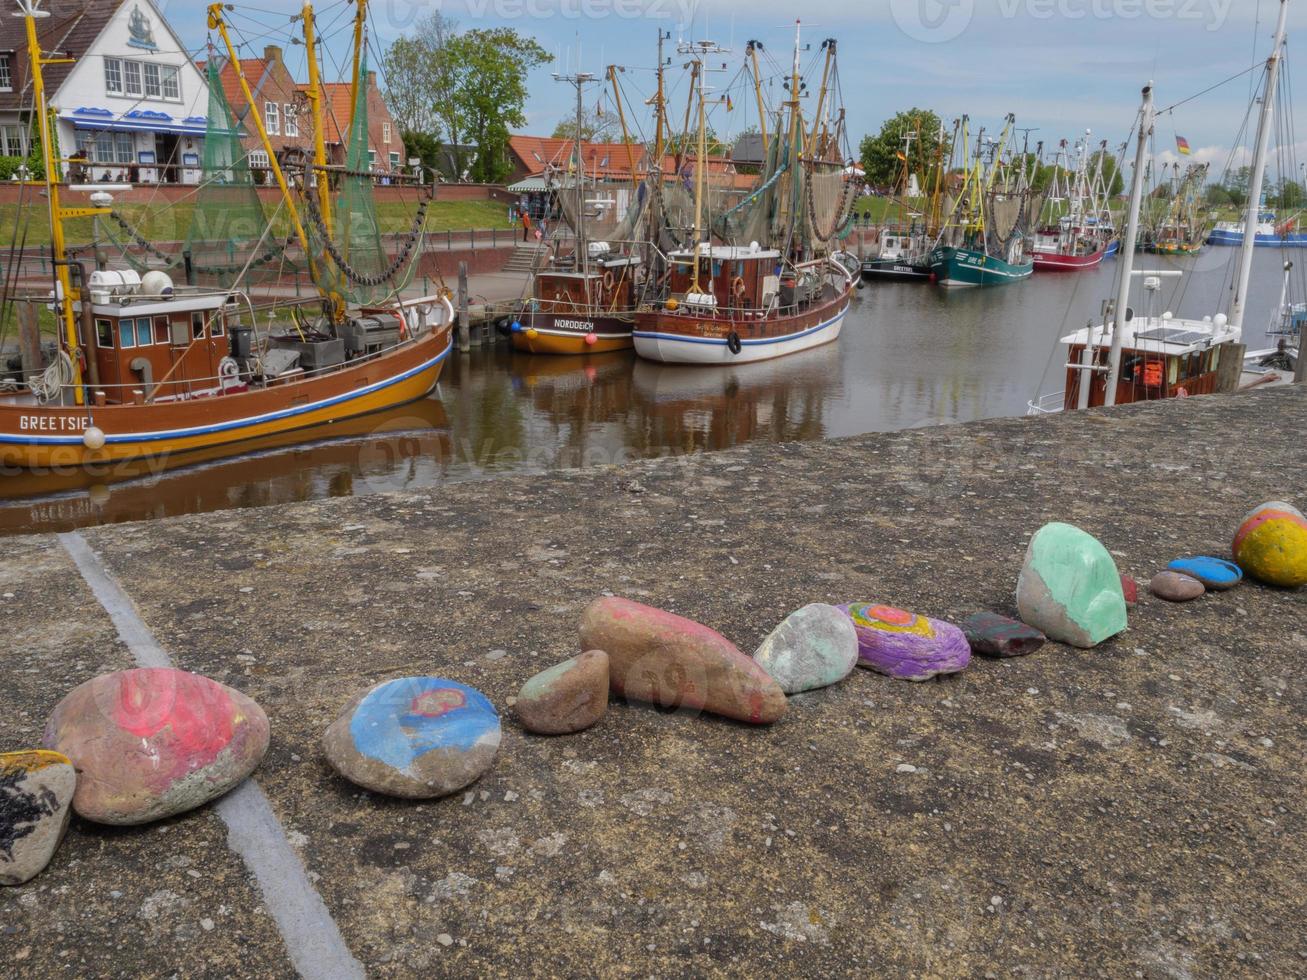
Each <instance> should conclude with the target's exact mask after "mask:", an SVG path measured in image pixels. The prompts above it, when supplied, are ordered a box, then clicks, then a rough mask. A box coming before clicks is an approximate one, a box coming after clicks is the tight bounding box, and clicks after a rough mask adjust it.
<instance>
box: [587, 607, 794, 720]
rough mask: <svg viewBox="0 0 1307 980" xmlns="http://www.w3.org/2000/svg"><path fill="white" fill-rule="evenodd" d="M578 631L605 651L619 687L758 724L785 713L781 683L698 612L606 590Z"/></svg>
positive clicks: (668, 704)
mask: <svg viewBox="0 0 1307 980" xmlns="http://www.w3.org/2000/svg"><path fill="white" fill-rule="evenodd" d="M580 633H581V649H582V650H604V651H606V652H607V653H608V666H609V681H610V684H611V686H612V689H613V692H614V693H615V694H619V695H623V696H625V697H627V698H631V699H632V700H636V701H651V702H653V703H654V704H657V705H661V706H663V707H665V708H672V707H675V708H680V709H682V710H689V711H709V712H712V713H713V714H718V715H724V716H725V717H727V718H734V719H736V720H737V721H747V722H751V723H753V724H756V725H767V724H771V723H772V722H774V721H776V719H778V718H780V717H781V715H783V714H785V708H786V704H785V692H784V691H782V690H781V688H780V685H778V684H777V683H776V682H775V681H774V680H772V678H771V676H770V675H769V674H768V673H767V672H766V671H765V670H763V669H762V667H761V666H759V665H758V664H757V663H756V662H754V661H753V660H752V659H751V658H750V657H748V656H746V655H745V654H743V653H741V652H740V651H739V650H738V649H737V648H736V646H735V644H733V643H732V642H731V641H730V640H728V639H726V637H724V636H722V635H721V634H720V633H718V632H716V631H715V630H711V629H709V628H708V627H707V626H704V625H702V624H701V623H696V622H694V620H691V619H686V618H685V617H683V616H677V615H675V614H674V613H669V612H665V611H664V610H662V609H655V608H654V607H653V606H646V605H643V604H642V603H639V602H632V601H631V600H630V599H620V598H617V597H615V596H605V597H603V598H601V599H596V600H595V601H594V602H592V603H590V605H589V606H588V607H586V610H585V612H584V613H582V614H581V630H580Z"/></svg>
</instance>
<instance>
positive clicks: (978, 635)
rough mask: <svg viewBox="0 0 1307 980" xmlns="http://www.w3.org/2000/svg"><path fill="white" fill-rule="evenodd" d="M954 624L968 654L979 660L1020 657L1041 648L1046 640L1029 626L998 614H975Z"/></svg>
mask: <svg viewBox="0 0 1307 980" xmlns="http://www.w3.org/2000/svg"><path fill="white" fill-rule="evenodd" d="M958 625H959V626H960V627H961V629H962V633H963V635H965V636H966V638H967V643H968V644H970V646H971V652H972V653H978V654H980V655H981V656H982V657H1024V656H1025V655H1026V654H1029V653H1034V652H1035V651H1036V650H1038V649H1039V648H1040V647H1042V646H1043V645H1044V642H1045V640H1046V637H1045V636H1044V634H1043V633H1041V632H1039V630H1037V629H1035V628H1034V627H1033V626H1027V625H1026V624H1025V623H1022V622H1019V621H1017V620H1015V619H1008V618H1007V617H1006V616H1000V615H998V613H992V612H978V613H975V614H974V615H971V616H968V617H967V618H966V619H964V620H963V621H962V622H961V623H960V624H958Z"/></svg>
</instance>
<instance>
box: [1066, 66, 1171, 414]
mask: <svg viewBox="0 0 1307 980" xmlns="http://www.w3.org/2000/svg"><path fill="white" fill-rule="evenodd" d="M1152 135H1153V83H1152V82H1149V83H1148V84H1147V85H1145V86H1144V104H1143V106H1142V107H1141V108H1140V110H1139V144H1138V146H1137V147H1136V148H1135V172H1134V178H1133V180H1131V182H1130V211H1129V216H1128V218H1127V221H1126V226H1125V244H1124V245H1123V246H1122V249H1121V281H1120V283H1119V284H1118V285H1117V290H1116V307H1115V309H1114V310H1113V319H1112V348H1111V351H1110V352H1109V354H1108V357H1107V391H1105V392H1104V393H1103V404H1104V405H1107V406H1112V405H1115V404H1116V385H1117V381H1118V380H1119V379H1120V377H1121V340H1122V338H1123V336H1124V335H1125V325H1126V312H1127V311H1126V304H1128V303H1129V302H1130V280H1131V278H1133V276H1134V266H1135V248H1136V247H1137V246H1138V244H1139V208H1140V206H1141V205H1142V203H1143V199H1144V163H1145V158H1146V157H1147V154H1148V141H1149V140H1150V139H1151V138H1152ZM1086 339H1087V341H1092V340H1093V337H1092V336H1090V337H1088V338H1086ZM1089 346H1090V345H1089V343H1088V342H1087V343H1086V344H1085V351H1086V354H1085V357H1086V359H1088V356H1089V354H1088V351H1089ZM1087 372H1088V369H1086V374H1085V377H1082V378H1081V381H1080V406H1079V407H1080V408H1088V407H1089V384H1088V373H1087Z"/></svg>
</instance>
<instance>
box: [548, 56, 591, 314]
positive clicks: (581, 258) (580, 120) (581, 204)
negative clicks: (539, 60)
mask: <svg viewBox="0 0 1307 980" xmlns="http://www.w3.org/2000/svg"><path fill="white" fill-rule="evenodd" d="M577 61H578V64H579V62H580V55H579V53H578V57H577ZM594 80H595V76H594V75H593V74H591V73H590V72H586V71H578V72H577V73H576V74H574V75H554V81H556V82H566V83H567V84H568V85H572V86H575V87H576V173H575V174H574V175H573V179H574V181H575V183H574V184H573V186H574V188H575V190H576V269H577V271H578V272H580V273H581V275H582V277H584V276H585V275H586V273H588V272H589V271H590V269H589V265H590V260H589V251H590V249H589V246H588V245H587V244H586V239H585V156H584V154H583V153H582V152H581V146H582V144H583V143H584V141H585V134H584V132H583V128H582V127H583V126H584V114H585V107H584V104H583V102H584V98H585V87H586V85H587V84H589V83H590V82H593V81H594ZM583 281H584V279H583ZM585 288H586V293H587V295H589V290H590V287H589V285H588V284H587V285H586V287H585Z"/></svg>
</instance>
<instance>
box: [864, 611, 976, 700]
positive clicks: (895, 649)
mask: <svg viewBox="0 0 1307 980" xmlns="http://www.w3.org/2000/svg"><path fill="white" fill-rule="evenodd" d="M841 608H842V609H843V610H844V612H845V614H846V615H847V616H848V617H849V619H850V620H851V621H852V622H853V627H854V630H855V631H856V633H857V636H858V666H859V667H866V668H867V669H869V670H874V671H877V672H878V673H881V674H887V675H889V676H890V677H897V678H898V679H899V680H904V681H924V680H927V679H928V678H931V677H934V676H936V675H937V674H955V673H957V672H958V671H960V670H963V669H965V668H966V666H967V664H969V663H970V662H971V647H970V646H969V645H968V644H967V638H966V636H964V635H963V633H962V631H961V630H960V629H958V628H957V627H956V626H954V625H953V624H952V623H945V622H942V621H940V620H938V619H929V618H927V617H925V616H919V615H917V614H916V613H910V612H905V611H904V610H902V609H895V608H894V607H893V606H881V605H875V604H873V603H868V602H855V603H849V604H848V605H846V606H842V607H841Z"/></svg>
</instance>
